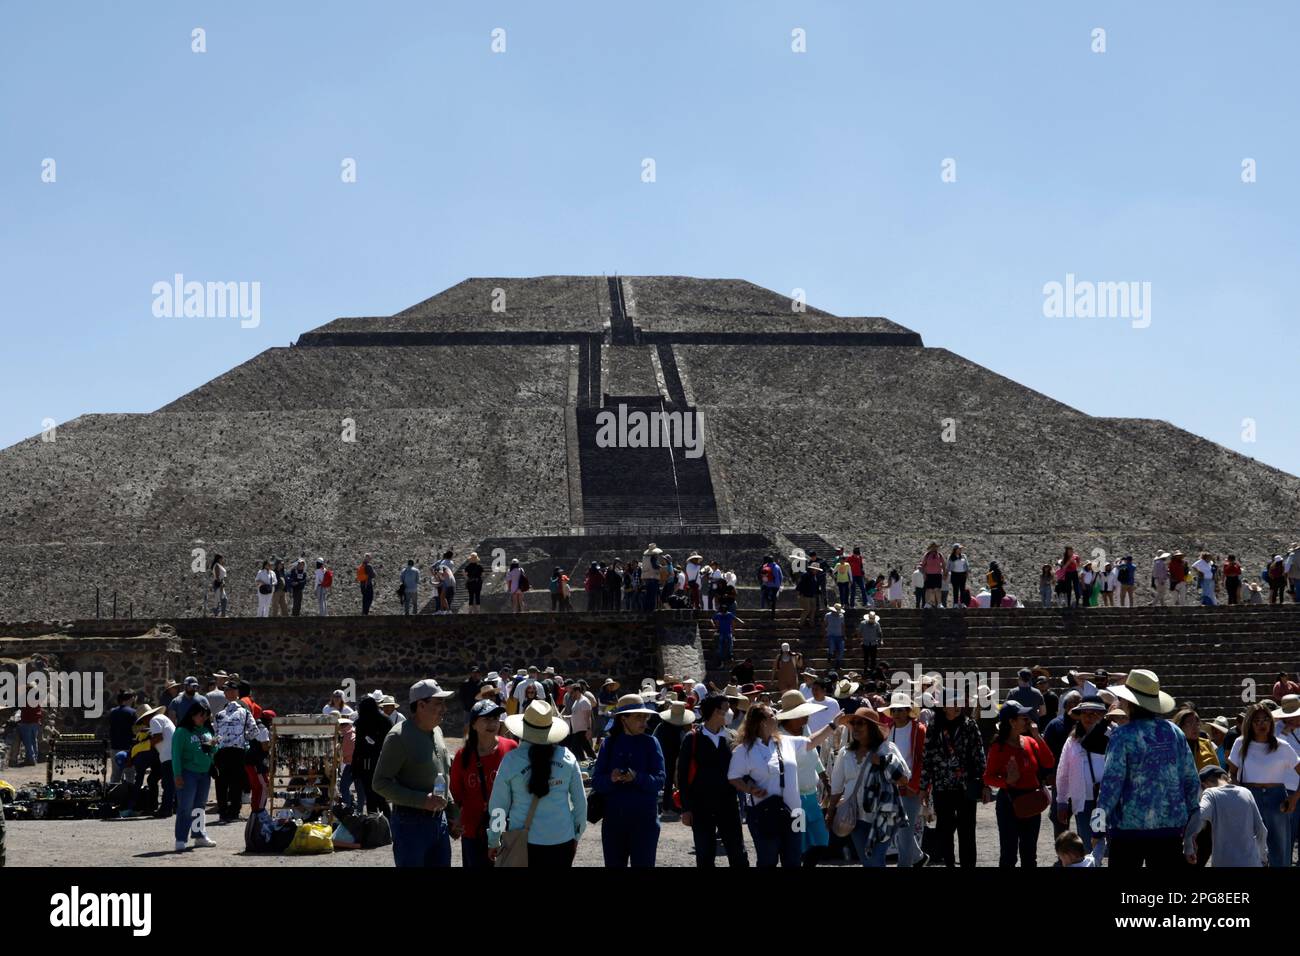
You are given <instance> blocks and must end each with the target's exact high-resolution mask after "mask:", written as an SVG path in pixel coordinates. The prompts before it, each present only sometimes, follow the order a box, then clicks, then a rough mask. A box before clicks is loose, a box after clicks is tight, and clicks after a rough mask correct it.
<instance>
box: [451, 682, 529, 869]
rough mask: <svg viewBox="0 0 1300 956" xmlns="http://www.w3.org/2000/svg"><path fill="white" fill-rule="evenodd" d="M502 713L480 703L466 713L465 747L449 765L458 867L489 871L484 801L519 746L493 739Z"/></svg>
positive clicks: (490, 703)
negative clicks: (505, 761)
mask: <svg viewBox="0 0 1300 956" xmlns="http://www.w3.org/2000/svg"><path fill="white" fill-rule="evenodd" d="M505 712H506V709H505V708H504V707H502V706H501V705H500V704H498V703H497V702H496V701H495V700H480V701H478V702H477V703H475V704H474V708H473V709H472V710H471V711H470V716H469V730H467V731H466V732H465V746H463V747H461V748H460V750H458V751H457V752H456V756H455V757H453V758H452V761H451V797H452V799H453V800H455V801H456V803H457V804H459V805H460V822H459V824H458V825H457V826H456V827H455V828H454V829H453V830H452V834H451V835H452V836H453V837H459V838H460V857H461V865H463V866H467V867H471V868H473V867H489V866H491V865H492V863H491V862H490V861H489V860H488V856H487V832H488V826H490V825H491V822H492V821H491V820H489V819H488V812H487V803H488V797H490V796H491V795H492V783H493V781H495V780H496V778H497V770H498V768H500V766H501V760H502V759H503V758H504V757H505V755H506V754H508V753H510V751H512V750H514V749H515V748H516V747H518V746H519V744H517V743H516V742H515V741H513V740H506V739H505V738H503V737H498V736H497V735H498V734H499V733H500V732H501V717H502V715H503V714H504V713H505Z"/></svg>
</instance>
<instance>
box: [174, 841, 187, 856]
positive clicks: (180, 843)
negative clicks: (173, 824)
mask: <svg viewBox="0 0 1300 956" xmlns="http://www.w3.org/2000/svg"><path fill="white" fill-rule="evenodd" d="M187 846H189V844H188V843H186V842H185V841H184V840H177V841H176V852H177V853H180V852H181V851H182V850H184V849H185V848H186V847H187Z"/></svg>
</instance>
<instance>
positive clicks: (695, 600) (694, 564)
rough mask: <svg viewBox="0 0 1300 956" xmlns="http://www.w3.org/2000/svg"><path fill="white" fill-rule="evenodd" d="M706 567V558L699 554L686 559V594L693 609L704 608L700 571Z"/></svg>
mask: <svg viewBox="0 0 1300 956" xmlns="http://www.w3.org/2000/svg"><path fill="white" fill-rule="evenodd" d="M703 565H704V557H703V556H702V555H699V554H692V555H691V556H690V557H688V558H687V559H686V567H685V569H684V571H685V574H686V593H687V595H688V597H689V599H690V605H691V607H693V608H696V609H698V608H701V607H703V606H704V604H703V603H702V601H701V599H700V569H701V568H702V567H703Z"/></svg>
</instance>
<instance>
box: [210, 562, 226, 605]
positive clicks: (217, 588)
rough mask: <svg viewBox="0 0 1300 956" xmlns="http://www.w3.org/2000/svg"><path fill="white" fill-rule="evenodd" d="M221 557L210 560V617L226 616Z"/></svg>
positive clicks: (224, 574)
mask: <svg viewBox="0 0 1300 956" xmlns="http://www.w3.org/2000/svg"><path fill="white" fill-rule="evenodd" d="M221 561H222V557H221V555H219V554H218V555H216V556H215V557H214V558H213V559H212V569H211V572H212V616H213V617H225V616H226V609H227V603H226V566H225V565H224V564H222V563H221Z"/></svg>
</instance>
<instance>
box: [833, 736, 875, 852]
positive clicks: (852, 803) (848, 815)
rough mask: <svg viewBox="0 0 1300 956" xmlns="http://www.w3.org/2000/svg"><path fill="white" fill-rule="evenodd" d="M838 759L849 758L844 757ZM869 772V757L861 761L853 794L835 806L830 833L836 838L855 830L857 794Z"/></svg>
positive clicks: (856, 822)
mask: <svg viewBox="0 0 1300 956" xmlns="http://www.w3.org/2000/svg"><path fill="white" fill-rule="evenodd" d="M840 759H849V758H848V757H847V755H846V756H845V757H842V758H840ZM870 772H871V757H869V756H868V757H867V758H866V759H865V760H863V761H862V769H861V770H859V771H858V780H857V783H855V784H854V785H853V794H852V795H851V796H850V797H849V798H848V799H847V800H841V801H840V802H839V803H838V804H836V806H835V816H834V817H832V818H831V832H832V833H834V834H835V835H836V836H837V837H846V836H848V835H849V834H850V833H852V832H853V831H854V829H856V828H857V825H858V794H860V793H861V792H862V784H863V782H864V781H865V780H866V779H867V774H868V773H870Z"/></svg>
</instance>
